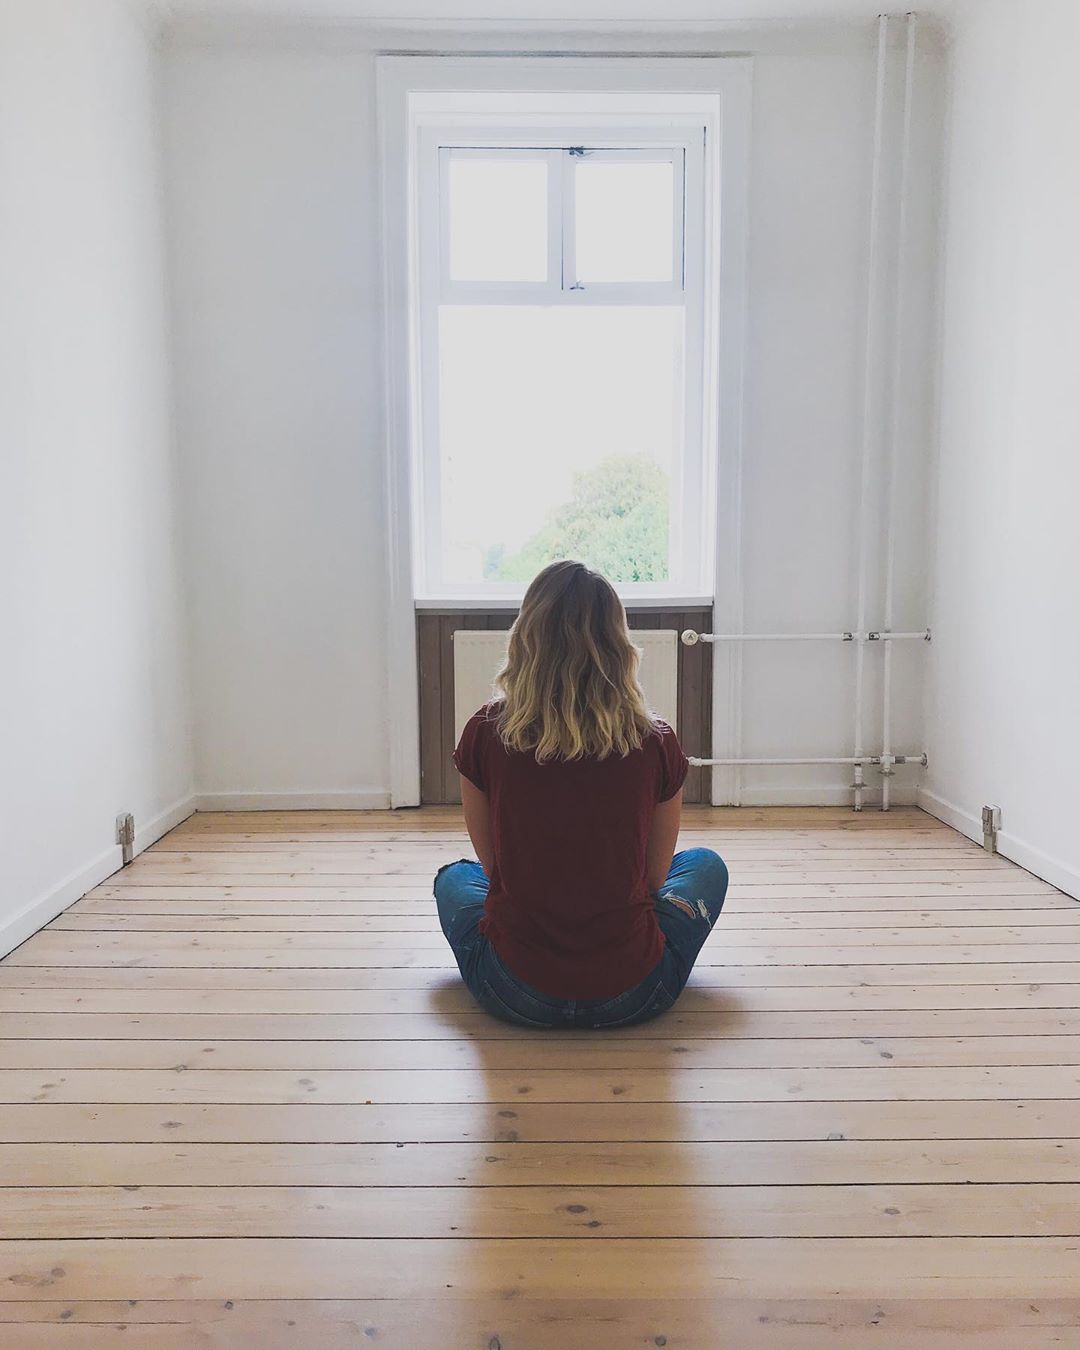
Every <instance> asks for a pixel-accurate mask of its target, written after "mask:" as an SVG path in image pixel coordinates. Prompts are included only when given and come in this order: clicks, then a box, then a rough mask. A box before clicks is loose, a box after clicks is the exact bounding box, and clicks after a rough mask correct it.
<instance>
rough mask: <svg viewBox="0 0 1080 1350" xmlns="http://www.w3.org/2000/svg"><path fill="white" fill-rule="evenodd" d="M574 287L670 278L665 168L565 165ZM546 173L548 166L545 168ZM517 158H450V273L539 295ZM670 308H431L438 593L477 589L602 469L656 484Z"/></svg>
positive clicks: (669, 388)
mask: <svg viewBox="0 0 1080 1350" xmlns="http://www.w3.org/2000/svg"><path fill="white" fill-rule="evenodd" d="M573 163H574V170H575V173H576V175H577V182H576V189H577V191H576V199H577V213H576V244H577V253H578V259H579V264H580V266H579V267H578V268H576V269H575V270H576V271H578V273H579V279H581V280H583V281H585V283H586V284H588V283H589V282H593V281H604V282H607V281H664V280H669V279H670V277H671V271H672V231H673V221H674V213H673V209H672V182H673V180H672V169H671V164H670V163H642V162H636V163H635V162H632V161H631V162H623V163H619V162H612V161H610V160H606V159H603V158H597V159H595V160H590V159H589V158H588V157H586V158H584V159H582V160H576V159H575V160H574V161H573ZM554 164H555V166H557V165H558V160H557V159H556V160H555V161H554ZM552 165H553V161H552V160H551V158H550V157H548V156H545V155H543V154H541V155H537V156H534V157H532V158H529V157H525V158H521V157H515V158H513V159H510V158H507V157H501V156H500V157H498V158H494V157H492V158H488V159H485V158H482V157H476V156H475V155H462V156H460V157H459V156H456V155H455V156H452V158H451V161H450V251H449V260H450V274H451V277H452V279H454V280H458V281H502V282H506V281H539V282H542V281H544V280H545V278H546V276H547V267H548V248H547V230H548V212H547V193H548V174H549V171H550V170H551V168H552ZM683 324H684V312H683V309H682V307H681V306H667V305H664V306H658V305H657V306H646V305H641V306H628V305H617V306H616V305H612V306H606V305H604V306H602V305H594V304H589V305H568V304H565V303H564V304H554V305H551V304H549V305H541V304H521V305H518V304H514V305H443V306H442V307H441V310H440V320H439V399H440V458H441V475H442V512H443V543H444V558H443V565H444V579H445V580H447V581H451V582H468V581H476V580H479V579H480V577H481V566H482V560H483V556H484V554H485V552H486V551H487V549H488V548H489V547H490V546H491V545H493V544H497V543H502V544H504V545H505V546H506V550H507V552H508V553H512V552H514V551H515V550H516V549H517V548H519V547H520V546H521V545H522V544H523V543H524V542H525V541H526V540H527V539H528V538H529V537H530V536H531V535H532V534H533V533H534V532H535V531H536V530H537V529H539V528H540V527H541V526H542V525H543V523H544V521H545V519H546V517H547V516H548V514H549V513H550V511H551V509H552V508H553V507H555V506H557V505H559V504H560V503H562V502H564V501H566V500H568V499H569V497H570V495H571V489H572V483H573V476H574V474H575V473H576V472H580V471H581V470H585V469H589V468H593V467H595V466H596V465H598V464H600V463H601V462H602V461H603V460H605V459H608V458H611V457H612V456H624V455H645V456H648V457H649V458H651V459H653V460H655V461H656V462H657V463H658V464H660V465H661V466H662V467H663V468H665V469H666V470H667V471H668V472H670V470H671V466H672V463H673V456H674V455H675V454H676V453H677V451H679V450H681V443H682V426H681V412H682V405H683Z"/></svg>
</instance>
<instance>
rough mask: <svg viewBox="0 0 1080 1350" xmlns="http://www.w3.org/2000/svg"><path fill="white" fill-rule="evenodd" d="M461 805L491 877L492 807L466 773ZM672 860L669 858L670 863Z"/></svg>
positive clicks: (481, 863) (466, 826)
mask: <svg viewBox="0 0 1080 1350" xmlns="http://www.w3.org/2000/svg"><path fill="white" fill-rule="evenodd" d="M679 795H680V796H681V795H682V794H681V793H680V794H679ZM461 805H462V807H463V808H464V810H465V828H466V829H467V830H468V831H469V838H470V839H471V840H472V846H473V848H474V849H476V856H477V858H478V859H479V860H480V866H481V867H482V868H483V869H484V872H485V874H486V875H487V876H488V877H489V878H490V877H491V872H492V868H493V867H494V866H495V851H494V849H493V848H492V845H491V808H490V807H489V806H488V799H487V797H486V795H485V794H484V793H483V792H481V791H480V789H479V788H478V787H477V786H476V785H475V783H470V782H469V780H468V779H467V778H466V777H465V776H464V774H462V775H461ZM670 861H671V860H670V859H668V862H669V864H670ZM665 875H667V874H666V873H665Z"/></svg>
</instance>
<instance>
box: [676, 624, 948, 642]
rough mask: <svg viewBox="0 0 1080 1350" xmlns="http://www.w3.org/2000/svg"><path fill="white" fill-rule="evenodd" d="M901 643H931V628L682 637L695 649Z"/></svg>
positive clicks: (689, 632) (690, 631)
mask: <svg viewBox="0 0 1080 1350" xmlns="http://www.w3.org/2000/svg"><path fill="white" fill-rule="evenodd" d="M856 638H858V639H859V641H860V642H899V641H901V640H904V639H909V640H914V639H916V638H917V639H918V640H919V641H920V642H929V641H930V630H929V628H922V629H920V630H919V631H918V632H917V633H891V632H888V631H887V630H885V629H882V630H881V631H880V632H874V631H873V630H871V631H870V632H868V633H854V632H851V631H847V632H843V633H695V632H694V630H693V629H692V628H687V629H686V630H685V631H684V632H683V633H682V634H681V636H680V640H681V642H682V644H683V646H684V647H694V646H696V645H697V643H699V642H854V641H855V639H856Z"/></svg>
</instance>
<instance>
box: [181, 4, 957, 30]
mask: <svg viewBox="0 0 1080 1350" xmlns="http://www.w3.org/2000/svg"><path fill="white" fill-rule="evenodd" d="M157 3H158V5H159V7H160V8H161V9H163V10H164V11H165V12H166V14H167V15H168V16H169V17H172V18H177V19H183V18H190V17H199V18H227V19H232V18H247V19H257V18H269V19H286V20H291V21H294V22H295V21H297V20H300V21H303V20H310V21H314V22H319V21H331V20H339V21H340V20H366V21H368V22H374V21H378V20H385V21H387V22H389V23H405V22H411V21H420V22H423V21H428V22H433V21H434V22H442V23H454V24H462V23H468V22H469V21H470V20H474V21H478V22H484V21H493V20H494V21H500V20H501V21H503V22H521V23H529V24H534V23H540V24H544V23H549V24H550V23H573V24H575V25H577V24H582V23H586V24H587V23H610V24H618V23H628V24H634V25H641V24H653V23H655V24H665V23H669V24H670V23H695V22H696V23H700V24H703V25H713V24H716V23H739V22H762V21H783V20H808V19H816V20H837V19H873V18H874V17H875V16H876V15H877V14H879V13H880V12H881V10H882V9H883V8H886V7H888V0H885V3H883V0H157ZM953 7H954V0H925V2H924V3H921V4H919V10H920V12H922V13H928V14H938V15H948V14H949V13H950V12H951V11H952V9H953ZM905 8H906V6H905V5H903V4H896V5H895V7H894V8H893V10H892V12H895V13H897V14H901V13H903V12H904V9H905Z"/></svg>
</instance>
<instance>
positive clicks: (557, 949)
mask: <svg viewBox="0 0 1080 1350" xmlns="http://www.w3.org/2000/svg"><path fill="white" fill-rule="evenodd" d="M497 712H498V705H497V704H487V705H486V706H485V707H483V708H481V709H480V711H479V712H478V713H475V714H474V715H473V716H472V717H471V718H470V719H469V721H468V722H467V723H466V725H465V729H464V731H463V732H462V733H461V740H460V741H459V742H458V746H457V749H456V750H455V751H454V764H455V765H456V766H457V769H458V772H459V773H461V774H463V775H464V776H465V777H466V778H467V779H468V780H469V781H470V782H471V783H473V784H475V786H476V787H478V788H479V789H480V791H481V792H483V793H484V794H485V795H486V797H487V799H488V802H489V804H490V809H491V827H492V839H493V843H494V852H495V863H494V870H493V873H492V875H491V877H490V878H489V880H490V883H491V884H490V888H489V890H488V897H487V904H486V905H485V907H484V918H483V919H482V920H481V922H480V931H481V932H482V933H484V934H485V935H486V936H487V938H488V940H489V941H490V942H491V944H492V945H493V946H494V948H495V951H496V952H497V953H498V956H499V958H500V960H501V961H502V962H503V963H504V965H506V967H507V969H509V970H510V971H511V972H512V973H513V974H514V975H516V976H517V977H518V979H520V980H523V981H524V982H525V983H526V984H529V985H532V987H533V988H534V989H538V990H540V991H541V992H542V993H545V994H550V995H551V996H552V997H554V998H580V999H604V998H614V997H615V995H616V994H621V993H624V992H625V991H626V990H627V989H632V988H633V987H634V985H636V984H640V982H641V981H642V980H643V979H644V978H645V976H646V975H648V973H649V971H650V970H652V969H653V967H654V966H655V965H656V963H657V962H658V961H659V960H660V957H661V955H662V954H663V950H664V938H663V934H662V933H661V932H660V928H659V925H658V924H657V922H656V915H655V913H654V910H653V902H652V897H651V896H650V894H649V886H648V881H647V878H646V846H647V844H648V839H649V830H650V827H651V825H652V818H653V812H654V811H655V809H656V806H657V803H658V802H665V801H668V800H669V799H670V798H671V797H674V796H675V794H676V793H677V792H678V790H679V789H680V788H681V787H682V785H683V780H684V779H685V778H686V772H687V769H688V767H689V764H688V761H687V758H686V756H685V755H684V754H683V751H682V746H680V744H679V741H678V737H677V736H676V735H675V732H674V731H673V730H672V729H671V727H669V726H668V725H667V723H666V722H658V723H657V724H656V731H655V733H654V734H653V735H651V736H649V737H648V738H647V740H646V741H645V743H644V744H643V745H642V747H641V748H640V749H639V750H635V751H632V752H631V753H630V754H629V755H627V756H626V757H625V758H623V757H621V756H619V755H617V754H616V755H609V756H608V757H607V758H606V759H595V758H590V759H578V760H552V761H549V762H548V763H546V764H538V763H537V762H536V759H535V757H534V756H533V755H532V754H531V753H529V754H523V753H520V752H512V751H509V750H507V749H506V747H505V746H504V745H503V743H502V741H501V740H500V739H499V733H498V731H497V729H496V725H495V717H496V715H497Z"/></svg>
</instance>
